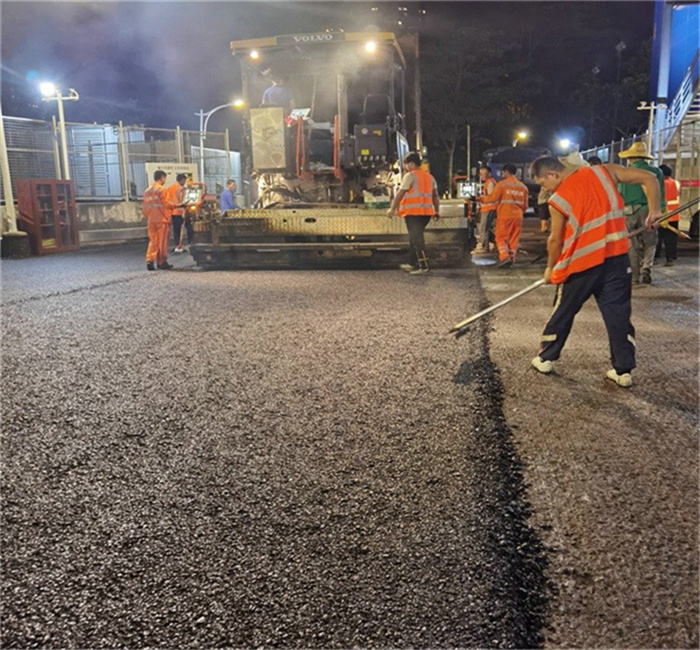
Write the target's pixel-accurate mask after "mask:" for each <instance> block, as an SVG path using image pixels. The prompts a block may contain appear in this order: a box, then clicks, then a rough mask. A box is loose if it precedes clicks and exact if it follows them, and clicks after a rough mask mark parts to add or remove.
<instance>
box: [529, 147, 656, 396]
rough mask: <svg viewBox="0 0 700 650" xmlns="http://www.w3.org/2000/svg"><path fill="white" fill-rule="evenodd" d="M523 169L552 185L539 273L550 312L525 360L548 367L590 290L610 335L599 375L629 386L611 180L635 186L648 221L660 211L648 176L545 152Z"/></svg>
mask: <svg viewBox="0 0 700 650" xmlns="http://www.w3.org/2000/svg"><path fill="white" fill-rule="evenodd" d="M531 171H532V177H533V178H534V179H535V181H536V182H537V183H539V184H540V185H541V186H542V187H544V188H546V189H548V190H550V191H551V192H553V195H552V197H551V198H550V199H549V208H550V209H549V212H550V222H551V234H550V235H549V239H548V241H547V254H548V257H547V268H546V270H545V272H544V281H545V282H547V283H550V284H556V285H557V293H556V298H555V301H554V305H555V308H554V312H553V313H552V315H551V316H550V318H549V320H548V321H547V324H546V325H545V328H544V331H543V333H542V339H541V344H540V350H539V354H538V356H536V357H535V358H534V359H533V360H532V365H533V366H534V367H535V368H536V369H537V370H538V371H539V372H541V373H544V374H547V373H550V372H552V369H553V368H552V364H553V362H554V361H556V360H557V359H558V358H559V356H560V354H561V351H562V348H563V347H564V344H565V343H566V339H567V337H568V336H569V332H570V331H571V326H572V325H573V323H574V318H575V316H576V314H578V312H579V311H580V309H581V307H583V305H584V303H585V302H586V301H587V300H588V298H590V297H591V296H592V295H593V296H595V298H596V301H597V303H598V307H599V308H600V311H601V313H602V315H603V321H604V322H605V328H606V329H607V332H608V340H609V343H610V357H611V361H612V369H611V370H609V371H608V373H607V375H606V376H607V377H608V379H611V380H612V381H614V382H615V383H616V384H617V385H618V386H623V387H628V386H631V385H632V375H631V372H632V370H633V369H634V367H635V365H636V361H635V341H634V327H633V325H632V321H631V314H632V284H631V281H630V280H631V278H630V259H629V255H628V252H629V250H630V242H629V238H628V236H627V235H628V232H627V227H626V224H625V218H624V201H623V199H622V196H621V195H620V193H619V192H618V191H617V189H616V185H617V184H623V185H627V184H634V185H641V186H642V187H643V191H644V192H645V193H646V199H647V202H648V206H649V209H648V216H647V219H646V226H647V228H650V227H651V225H652V224H653V222H654V221H655V220H656V219H658V218H659V217H660V216H661V208H660V192H659V184H658V182H657V180H656V176H655V175H654V174H651V173H649V172H647V171H644V170H642V169H637V168H634V167H627V168H626V167H621V166H620V165H602V166H595V167H583V168H573V167H566V166H565V165H563V164H562V163H561V162H560V161H559V160H557V159H556V158H553V157H550V156H543V157H541V158H538V159H537V160H535V162H534V163H532V170H531Z"/></svg>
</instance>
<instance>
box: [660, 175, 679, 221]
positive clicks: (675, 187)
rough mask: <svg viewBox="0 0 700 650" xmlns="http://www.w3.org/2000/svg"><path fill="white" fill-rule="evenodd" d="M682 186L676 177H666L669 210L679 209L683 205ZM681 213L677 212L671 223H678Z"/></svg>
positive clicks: (665, 187)
mask: <svg viewBox="0 0 700 650" xmlns="http://www.w3.org/2000/svg"><path fill="white" fill-rule="evenodd" d="M680 187H681V184H680V183H679V182H678V181H677V180H675V179H674V178H668V177H666V178H664V191H665V192H666V208H667V209H668V211H669V212H673V210H677V209H678V208H680V207H681V199H680ZM680 218H681V215H680V214H677V215H676V216H675V217H671V218H670V219H669V220H668V222H669V223H678V221H680Z"/></svg>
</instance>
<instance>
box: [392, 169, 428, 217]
mask: <svg viewBox="0 0 700 650" xmlns="http://www.w3.org/2000/svg"><path fill="white" fill-rule="evenodd" d="M408 173H409V174H412V175H413V183H412V184H411V189H410V190H408V192H406V194H404V196H403V198H402V199H401V202H400V203H399V211H398V212H399V216H400V217H414V216H432V215H433V214H435V206H434V205H433V177H432V176H431V175H430V174H429V173H428V172H424V171H423V170H421V169H416V170H414V171H412V172H408Z"/></svg>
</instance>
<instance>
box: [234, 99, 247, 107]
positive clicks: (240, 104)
mask: <svg viewBox="0 0 700 650" xmlns="http://www.w3.org/2000/svg"><path fill="white" fill-rule="evenodd" d="M244 106H245V102H244V101H243V100H242V99H241V98H240V97H239V98H237V99H234V100H233V107H234V108H243V107H244Z"/></svg>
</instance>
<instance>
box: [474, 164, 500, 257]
mask: <svg viewBox="0 0 700 650" xmlns="http://www.w3.org/2000/svg"><path fill="white" fill-rule="evenodd" d="M479 180H480V181H481V192H480V193H479V195H480V196H488V195H489V194H492V193H493V190H494V188H495V187H496V179H495V178H494V177H493V176H492V175H491V168H490V167H489V166H488V165H482V166H481V167H480V168H479ZM495 223H496V211H495V210H492V209H490V208H487V206H485V205H480V206H479V243H478V245H477V247H476V248H475V249H474V252H475V253H477V254H479V253H488V251H489V248H490V246H491V238H492V237H493V227H494V224H495Z"/></svg>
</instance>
